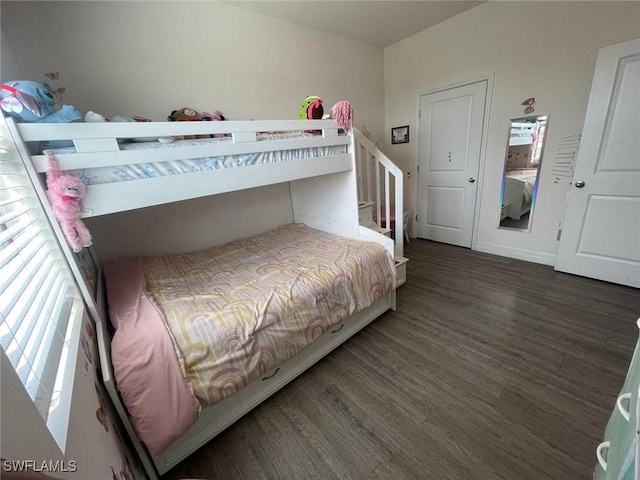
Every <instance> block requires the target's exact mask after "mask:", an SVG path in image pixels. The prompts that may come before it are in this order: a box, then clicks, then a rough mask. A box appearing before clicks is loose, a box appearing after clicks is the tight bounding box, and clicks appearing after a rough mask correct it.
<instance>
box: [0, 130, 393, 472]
mask: <svg viewBox="0 0 640 480" xmlns="http://www.w3.org/2000/svg"><path fill="white" fill-rule="evenodd" d="M7 124H8V127H9V130H10V132H11V134H12V136H13V139H14V141H15V143H16V146H17V148H18V151H19V152H20V154H21V156H22V159H23V162H24V163H25V167H26V168H27V171H28V172H29V175H30V176H31V178H32V181H33V184H34V188H35V189H36V191H37V193H38V195H39V197H40V199H41V202H42V204H43V207H44V209H45V211H46V212H47V215H48V216H49V220H50V222H51V225H52V228H53V229H54V231H55V233H56V235H57V236H58V239H59V241H60V243H61V245H62V246H63V250H64V253H65V256H66V258H67V260H68V262H69V265H70V267H71V269H72V271H73V273H74V275H75V277H76V280H77V281H78V286H79V288H80V290H81V292H82V294H83V297H84V299H85V302H86V304H87V307H88V310H89V312H90V313H91V316H92V318H93V320H94V321H95V326H96V332H97V335H96V337H97V342H98V350H99V355H100V365H99V368H100V374H101V376H102V378H103V381H104V384H105V387H106V389H107V391H108V393H109V395H110V397H111V400H112V401H113V404H114V406H115V409H116V411H117V412H118V414H119V416H120V418H121V420H122V423H123V425H124V427H125V429H126V431H127V433H128V435H129V437H130V439H131V441H132V444H133V447H134V448H135V450H136V452H137V453H138V455H139V458H140V460H141V462H142V464H143V466H144V468H145V470H146V472H147V474H148V476H149V478H152V479H157V478H158V476H159V475H161V474H163V473H165V472H167V471H168V470H169V469H170V468H172V467H173V466H175V465H177V464H178V463H179V462H180V461H181V460H183V459H185V458H186V457H187V456H189V455H190V454H191V453H193V452H194V451H195V450H197V449H198V448H200V447H201V446H203V445H204V444H206V443H207V442H208V441H209V440H211V439H212V438H213V437H215V436H216V435H218V434H219V433H220V432H222V431H223V430H224V429H225V428H227V427H228V426H230V425H231V424H232V423H233V422H235V421H236V420H237V419H239V418H240V417H241V416H243V415H244V414H246V413H247V412H249V411H250V410H251V409H252V408H254V407H255V406H256V405H258V404H259V403H260V402H262V401H263V400H264V399H266V398H267V397H269V396H270V395H271V394H273V393H274V392H276V391H277V390H279V389H280V388H282V387H283V386H284V385H286V384H287V383H288V382H289V381H291V380H292V379H294V378H295V377H296V376H298V375H299V374H301V373H302V372H303V371H305V370H306V369H307V368H309V367H310V366H312V365H313V364H314V363H316V362H317V361H318V360H320V359H321V358H322V357H324V356H325V355H326V354H328V353H329V352H330V351H332V350H333V349H334V348H336V347H337V346H339V345H340V344H342V343H343V342H344V341H346V340H347V339H348V338H350V337H351V336H352V335H354V334H355V333H356V332H358V331H359V330H360V329H362V328H363V327H364V326H366V325H367V324H369V323H370V322H371V321H373V320H374V319H375V318H377V317H379V316H380V315H381V314H382V313H384V312H385V311H387V310H389V309H395V291H393V292H390V293H389V294H387V295H385V296H384V297H383V298H381V299H379V300H378V301H377V302H376V303H374V304H373V305H372V306H370V307H369V308H367V309H365V310H363V311H361V312H358V313H356V314H354V315H352V316H351V317H349V318H347V319H345V321H344V322H343V323H342V324H341V325H339V326H337V327H335V328H333V329H332V330H330V331H329V332H327V333H326V334H325V335H324V336H323V337H321V338H320V339H319V340H318V341H316V342H314V343H313V344H312V345H310V346H309V347H307V348H306V349H304V350H303V351H302V352H301V353H300V354H298V355H296V357H294V358H293V359H291V360H289V361H288V362H286V363H284V364H282V365H280V366H279V367H277V368H275V369H273V370H272V371H270V372H268V373H267V374H265V375H264V376H263V377H262V378H260V379H258V380H255V381H254V382H252V383H251V384H249V385H248V386H247V387H245V388H244V389H242V390H241V391H239V392H238V393H237V394H235V395H233V396H232V397H230V398H228V399H226V400H223V401H222V402H220V403H218V404H216V405H214V406H212V407H208V408H206V409H203V411H202V412H201V414H200V417H199V419H198V421H197V423H196V424H195V425H194V426H193V427H192V428H191V429H190V430H189V431H188V432H187V434H186V435H184V436H183V437H182V438H180V439H179V440H177V441H176V442H174V443H173V444H172V445H171V446H170V447H169V449H168V450H167V451H165V452H164V453H163V454H162V455H158V456H153V457H152V456H151V455H150V454H149V452H148V451H147V449H146V447H145V446H144V444H143V443H142V442H141V441H140V440H139V437H138V435H137V434H136V431H135V428H134V426H133V424H132V423H131V421H130V419H129V416H128V413H127V411H126V408H125V406H124V404H123V403H122V400H121V398H120V395H119V393H118V391H117V388H116V385H115V381H114V377H113V368H112V363H111V355H110V342H111V334H112V331H111V327H110V324H109V321H108V316H107V305H106V297H105V287H104V284H103V278H102V273H101V268H100V264H99V262H98V259H97V256H96V254H95V252H94V250H93V248H90V249H89V250H88V251H89V255H87V254H86V253H85V254H83V255H78V254H74V253H73V252H72V251H71V249H70V248H69V247H68V245H67V243H66V240H65V238H64V236H63V234H62V231H61V229H60V227H59V225H58V223H57V221H56V220H55V217H54V215H53V212H52V210H51V208H50V206H49V204H48V202H47V200H46V194H45V186H44V182H43V175H41V174H42V173H43V172H45V171H46V157H45V156H44V155H42V154H39V153H37V154H33V153H32V152H30V149H29V146H28V144H29V143H30V142H40V141H51V140H67V139H72V140H73V143H74V145H75V148H76V151H77V153H65V154H56V158H57V160H58V162H59V165H60V169H61V170H63V171H64V170H71V169H76V168H82V167H83V166H86V165H91V166H92V167H99V166H113V165H126V164H132V163H145V162H156V161H163V160H174V159H179V158H197V157H208V156H215V155H220V154H234V153H248V152H258V151H269V149H275V148H276V147H277V149H286V148H304V147H312V146H334V145H346V146H347V153H345V154H338V155H331V156H325V157H319V158H318V157H316V158H310V159H304V160H294V161H290V162H282V163H273V164H267V165H251V166H245V167H239V168H229V169H222V170H214V171H205V172H198V173H192V174H191V173H189V174H179V175H172V176H166V177H153V178H148V179H144V180H131V181H127V182H118V183H113V184H101V185H90V186H88V187H87V194H86V196H85V198H84V199H83V216H84V217H92V216H98V215H105V214H108V213H114V212H121V211H125V210H131V209H136V208H142V207H150V206H153V205H159V204H164V203H169V202H175V201H179V200H186V199H190V198H196V197H202V196H207V195H215V194H220V193H225V192H231V191H237V190H243V189H248V188H254V187H259V186H266V185H272V184H276V183H283V182H288V183H289V187H290V192H291V202H292V207H293V217H294V221H295V222H300V223H305V224H307V225H308V226H310V227H312V228H317V229H319V230H323V231H327V232H329V233H334V234H339V235H343V236H346V237H349V238H356V239H362V240H369V241H374V242H377V243H379V244H381V245H383V246H384V247H385V248H387V249H388V250H389V252H390V253H391V254H392V255H394V257H395V258H396V261H398V259H399V258H400V257H402V241H403V232H402V222H396V226H395V230H396V231H395V238H396V241H395V242H394V240H392V239H391V238H389V237H387V236H384V235H381V234H379V233H377V232H376V231H374V230H372V229H369V228H366V227H363V226H361V225H359V224H358V188H359V187H358V177H357V175H356V153H357V152H362V151H363V150H364V151H365V152H369V153H366V155H367V158H369V159H378V160H376V161H378V162H380V167H379V170H378V171H380V169H381V171H382V172H383V175H384V177H383V178H384V192H383V194H382V197H381V196H380V193H378V199H380V198H384V199H386V201H385V202H384V204H385V205H387V207H386V208H387V210H388V208H389V207H388V206H389V205H390V204H392V203H393V204H395V208H396V217H395V218H402V211H403V210H402V207H403V205H402V198H403V191H402V174H401V172H400V171H399V170H398V169H397V167H395V165H393V163H392V162H390V161H389V160H388V158H386V157H385V156H384V155H383V154H382V152H380V151H379V150H378V149H377V147H375V145H373V144H372V143H371V142H368V140H367V139H366V138H365V137H364V136H363V135H362V134H359V133H356V134H354V132H347V134H346V135H339V130H338V128H339V127H338V125H337V124H336V123H335V122H334V121H332V120H301V121H299V120H291V121H288V120H287V121H226V122H159V123H155V122H150V123H100V124H91V123H69V124H24V123H16V122H14V121H13V119H11V118H7ZM298 130H321V131H322V135H319V136H318V137H317V138H313V139H292V140H279V141H278V142H277V145H275V144H274V142H270V141H261V142H258V141H256V137H257V133H258V132H283V131H298ZM216 133H218V134H220V133H223V134H227V135H230V136H231V137H232V139H233V140H232V142H230V143H227V144H223V145H220V144H217V145H216V144H212V145H207V146H190V147H181V148H175V149H153V150H139V151H126V150H120V148H119V143H118V139H122V138H139V137H161V136H180V135H197V134H216ZM372 146H373V148H372ZM359 155H360V154H359ZM390 174H391V177H390ZM390 178H392V179H393V180H392V181H393V184H392V185H391V187H392V189H393V196H392V197H391V198H390V193H389V192H390ZM378 184H380V182H378ZM378 205H380V202H378ZM398 212H399V213H398ZM378 218H380V216H378ZM386 218H389V212H388V211H387V217H386ZM398 244H399V246H398ZM85 252H86V251H85Z"/></svg>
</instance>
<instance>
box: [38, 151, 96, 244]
mask: <svg viewBox="0 0 640 480" xmlns="http://www.w3.org/2000/svg"><path fill="white" fill-rule="evenodd" d="M44 154H45V155H46V156H47V198H48V199H49V203H50V204H51V209H52V210H53V214H54V215H55V217H56V219H57V220H58V223H59V224H60V228H61V229H62V233H64V236H65V238H66V239H67V243H68V244H69V246H70V247H71V248H72V249H73V251H74V252H76V253H78V252H80V251H81V250H82V248H83V247H90V246H91V245H92V241H91V233H89V229H88V228H87V227H86V225H85V224H84V222H83V221H82V220H81V219H80V213H81V212H82V207H81V205H80V200H82V197H84V194H85V193H86V191H87V189H86V187H85V186H84V183H82V180H80V179H79V178H77V177H74V176H72V175H69V174H65V173H62V172H60V168H59V167H58V161H57V160H56V159H55V157H54V155H53V152H52V151H51V150H45V151H44Z"/></svg>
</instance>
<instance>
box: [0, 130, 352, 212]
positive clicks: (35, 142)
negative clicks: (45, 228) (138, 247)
mask: <svg viewBox="0 0 640 480" xmlns="http://www.w3.org/2000/svg"><path fill="white" fill-rule="evenodd" d="M7 124H8V126H9V129H10V131H11V133H12V135H13V137H14V140H15V142H16V144H17V145H18V148H19V150H20V153H21V154H22V155H23V157H24V158H27V157H29V158H31V163H32V165H33V169H34V171H35V172H37V173H39V174H44V173H45V172H46V170H47V156H46V155H45V153H44V151H45V150H47V149H49V150H51V151H53V152H54V155H55V158H56V160H57V161H58V164H59V166H60V170H61V171H63V172H67V173H69V174H72V175H75V176H77V177H79V178H80V179H82V180H83V183H85V185H86V186H87V193H86V195H85V197H84V198H83V200H82V217H85V218H86V217H95V216H100V215H106V214H110V213H115V212H122V211H127V210H133V209H137V208H142V207H149V206H153V205H159V204H164V203H170V202H175V201H180V200H187V199H190V198H197V197H203V196H208V195H214V194H220V193H225V192H231V191H237V190H243V189H248V188H254V187H260V186H266V185H272V184H276V183H283V182H288V181H293V180H299V179H304V178H311V177H316V176H321V175H327V174H332V173H338V172H345V171H350V170H353V169H354V168H355V164H354V160H353V153H352V152H353V138H352V135H351V132H349V133H345V132H344V131H343V130H341V129H340V127H339V125H338V124H337V123H336V122H335V121H334V120H266V121H253V120H250V121H223V122H139V123H138V122H122V123H119V122H103V123H18V122H15V121H14V120H13V119H12V118H7Z"/></svg>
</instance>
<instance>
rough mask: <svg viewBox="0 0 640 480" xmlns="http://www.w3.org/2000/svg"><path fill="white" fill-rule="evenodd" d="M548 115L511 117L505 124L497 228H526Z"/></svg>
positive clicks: (535, 186)
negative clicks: (506, 130) (505, 142)
mask: <svg viewBox="0 0 640 480" xmlns="http://www.w3.org/2000/svg"><path fill="white" fill-rule="evenodd" d="M548 125H549V115H534V116H530V117H523V118H515V119H512V120H511V124H510V126H509V140H508V144H507V154H506V157H505V160H504V174H503V176H502V192H501V195H500V200H501V201H500V228H512V229H517V230H524V231H529V229H530V227H531V221H532V217H533V210H534V206H535V202H536V194H537V190H538V177H539V172H540V166H541V165H542V156H543V153H544V144H545V139H546V132H547V126H548Z"/></svg>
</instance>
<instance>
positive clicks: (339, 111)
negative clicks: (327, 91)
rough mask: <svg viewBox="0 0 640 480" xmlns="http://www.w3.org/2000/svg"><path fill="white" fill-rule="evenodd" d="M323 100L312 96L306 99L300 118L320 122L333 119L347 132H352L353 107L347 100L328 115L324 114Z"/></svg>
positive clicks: (337, 104)
mask: <svg viewBox="0 0 640 480" xmlns="http://www.w3.org/2000/svg"><path fill="white" fill-rule="evenodd" d="M322 102H323V100H322V98H320V97H316V96H310V97H307V98H305V99H304V101H303V102H302V106H301V107H300V113H299V115H298V117H299V118H300V119H301V120H320V119H322V118H332V119H333V120H335V121H336V122H337V123H338V125H340V127H341V128H342V129H343V130H344V131H345V132H347V131H349V130H351V128H352V126H353V107H352V106H351V103H349V102H347V101H346V100H343V101H340V102H338V103H336V104H335V105H334V106H333V107H331V110H330V111H329V114H328V115H325V114H324V107H323V106H322Z"/></svg>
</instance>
